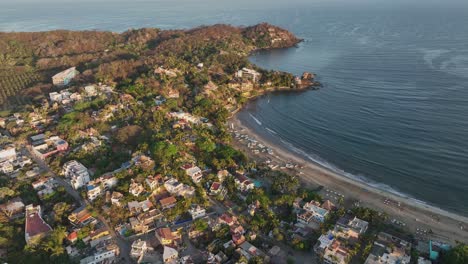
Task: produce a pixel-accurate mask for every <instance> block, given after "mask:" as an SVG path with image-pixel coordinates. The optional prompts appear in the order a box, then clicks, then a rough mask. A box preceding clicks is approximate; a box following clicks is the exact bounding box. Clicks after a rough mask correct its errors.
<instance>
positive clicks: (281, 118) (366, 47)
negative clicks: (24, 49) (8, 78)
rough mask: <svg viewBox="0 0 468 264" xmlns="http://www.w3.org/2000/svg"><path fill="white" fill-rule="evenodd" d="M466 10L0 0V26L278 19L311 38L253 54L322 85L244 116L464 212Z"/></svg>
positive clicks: (328, 160)
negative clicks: (294, 46) (7, 0)
mask: <svg viewBox="0 0 468 264" xmlns="http://www.w3.org/2000/svg"><path fill="white" fill-rule="evenodd" d="M33 2H34V1H33ZM52 2H53V3H52ZM117 2H119V1H117ZM296 2H297V3H296ZM329 2H331V3H329ZM372 2H375V1H372ZM415 3H417V2H415ZM418 4H419V3H418ZM371 5H372V6H371ZM405 5H406V4H405ZM37 10H41V12H38V11H37ZM467 10H468V8H467V6H466V5H464V6H463V7H461V8H456V7H451V6H450V4H447V3H444V5H443V6H442V5H441V6H437V7H430V6H428V5H427V3H426V2H425V3H424V6H418V5H409V6H404V7H398V6H395V4H394V2H393V1H392V3H391V4H390V3H387V2H386V1H383V2H382V3H378V4H367V5H365V4H355V3H351V4H350V5H349V6H348V5H347V4H345V3H339V4H336V3H335V4H333V2H332V1H327V2H320V1H317V2H315V1H304V0H292V1H288V2H287V3H283V2H280V3H273V2H272V1H244V0H239V1H214V0H200V1H188V0H180V1H157V0H156V1H142V0H137V1H120V2H119V3H116V1H113V2H110V1H106V0H101V1H92V2H90V1H87V0H83V1H75V2H67V3H63V2H61V1H59V2H58V4H57V1H52V0H45V1H40V3H35V4H31V3H28V4H20V3H17V2H16V1H15V3H13V1H11V2H10V3H0V30H1V31H11V30H16V31H42V30H49V29H57V28H66V29H100V30H113V31H124V30H126V29H128V28H139V27H160V28H189V27H193V26H198V25H202V24H214V23H230V24H236V25H247V24H253V23H258V22H262V21H268V22H270V23H273V24H277V25H280V26H283V27H285V28H288V29H290V30H292V31H293V32H294V33H296V34H297V35H298V36H299V37H301V38H304V42H303V43H302V44H301V45H300V46H299V47H298V48H297V49H289V50H282V51H273V52H268V53H261V54H258V55H256V56H254V57H253V58H252V60H253V61H254V62H255V63H257V64H259V65H261V66H263V67H267V68H271V69H281V70H287V71H291V72H294V73H296V74H299V73H301V72H303V71H307V70H313V71H315V72H316V73H318V75H319V77H320V81H322V82H323V84H324V88H323V89H321V90H319V91H310V92H306V93H302V94H300V95H298V94H282V95H270V96H268V98H265V99H261V100H258V101H257V102H256V103H255V104H254V105H252V107H251V108H250V109H248V111H244V112H242V113H241V117H243V118H244V119H245V120H250V121H251V123H252V124H251V125H252V126H256V127H257V129H258V130H259V131H260V132H261V133H265V134H268V135H270V136H271V137H273V138H274V139H276V140H278V141H282V142H283V144H285V145H287V146H289V147H290V148H291V149H293V150H294V151H296V152H298V153H300V154H301V155H304V156H307V157H310V158H311V159H314V160H316V161H318V162H320V163H322V164H325V165H326V166H329V167H332V168H334V169H336V170H341V171H342V172H343V173H348V175H349V176H351V175H354V176H355V177H359V178H365V179H366V180H367V181H369V180H370V181H372V182H374V183H376V184H378V185H379V186H381V187H382V188H386V189H389V188H390V187H391V188H392V189H393V190H394V191H398V192H402V193H405V194H409V195H411V196H413V197H415V198H417V199H421V200H424V201H428V202H430V203H432V204H435V205H437V206H440V207H443V208H445V209H450V210H453V211H457V212H460V213H463V214H465V215H468V204H467V203H466V201H468V175H467V171H468V168H467V167H468V151H467V150H468V141H467V140H466V137H467V135H468V87H467V83H468V46H467V43H468V31H467V30H466V26H465V25H468V11H467ZM77 21H80V22H79V23H77ZM250 115H251V116H250ZM252 117H255V119H257V120H256V121H255V120H254V119H252ZM252 121H253V122H252ZM268 131H271V132H268ZM356 175H357V176H356Z"/></svg>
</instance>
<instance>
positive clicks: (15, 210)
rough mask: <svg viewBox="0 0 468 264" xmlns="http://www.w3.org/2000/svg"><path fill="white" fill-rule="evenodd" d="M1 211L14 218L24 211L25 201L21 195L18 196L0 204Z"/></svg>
mask: <svg viewBox="0 0 468 264" xmlns="http://www.w3.org/2000/svg"><path fill="white" fill-rule="evenodd" d="M0 211H1V212H3V213H4V214H5V215H6V216H7V217H8V218H10V219H12V218H15V217H16V216H20V215H22V214H23V213H24V203H23V201H22V200H21V198H20V197H16V198H13V199H11V200H10V201H8V202H7V203H4V204H2V205H0Z"/></svg>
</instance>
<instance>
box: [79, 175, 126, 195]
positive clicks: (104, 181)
mask: <svg viewBox="0 0 468 264" xmlns="http://www.w3.org/2000/svg"><path fill="white" fill-rule="evenodd" d="M117 182H118V179H117V178H116V177H114V176H112V175H105V176H102V177H99V178H97V179H95V180H93V181H90V182H89V183H88V185H87V186H86V191H87V196H88V200H90V201H94V200H95V199H96V198H97V197H99V196H101V195H103V194H104V193H106V191H109V190H110V189H112V188H114V187H115V186H116V185H117Z"/></svg>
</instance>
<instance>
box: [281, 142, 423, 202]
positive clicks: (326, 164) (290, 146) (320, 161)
mask: <svg viewBox="0 0 468 264" xmlns="http://www.w3.org/2000/svg"><path fill="white" fill-rule="evenodd" d="M280 141H281V142H282V143H283V145H285V146H286V147H287V149H288V150H290V151H292V152H294V153H297V154H299V155H301V156H302V157H305V158H307V159H308V160H310V161H312V162H313V163H315V164H318V165H320V166H321V167H324V168H326V169H329V170H331V171H333V172H334V173H336V174H338V175H341V176H343V177H346V178H348V179H352V180H355V181H358V182H360V183H363V184H366V185H368V186H371V187H373V188H375V189H378V190H381V191H386V192H389V193H392V194H394V195H397V196H400V197H403V198H409V199H413V200H416V199H415V198H414V197H412V196H410V195H408V194H406V193H403V192H400V191H398V190H396V189H394V188H393V187H391V186H389V185H387V184H384V183H379V182H375V181H372V180H370V179H369V178H368V177H366V176H364V175H356V174H352V173H349V172H346V171H344V170H343V169H340V168H338V167H337V166H336V165H334V164H332V163H330V162H328V161H326V160H324V159H322V158H320V157H319V156H317V155H313V154H310V153H307V152H305V151H303V150H302V149H299V148H297V147H295V146H294V145H293V144H291V143H290V142H287V141H285V140H283V139H280ZM417 201H418V202H419V203H423V204H427V203H425V202H423V201H420V200H417Z"/></svg>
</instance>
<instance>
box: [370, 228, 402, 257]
mask: <svg viewBox="0 0 468 264" xmlns="http://www.w3.org/2000/svg"><path fill="white" fill-rule="evenodd" d="M410 251H411V244H410V243H409V242H407V241H405V240H403V239H401V238H398V237H395V236H392V235H390V234H387V233H384V232H380V233H379V235H378V236H377V240H376V241H375V242H374V246H373V247H372V249H371V253H370V255H369V257H367V259H366V262H365V264H408V263H410V259H411V257H410Z"/></svg>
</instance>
